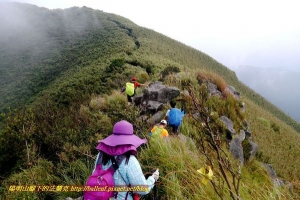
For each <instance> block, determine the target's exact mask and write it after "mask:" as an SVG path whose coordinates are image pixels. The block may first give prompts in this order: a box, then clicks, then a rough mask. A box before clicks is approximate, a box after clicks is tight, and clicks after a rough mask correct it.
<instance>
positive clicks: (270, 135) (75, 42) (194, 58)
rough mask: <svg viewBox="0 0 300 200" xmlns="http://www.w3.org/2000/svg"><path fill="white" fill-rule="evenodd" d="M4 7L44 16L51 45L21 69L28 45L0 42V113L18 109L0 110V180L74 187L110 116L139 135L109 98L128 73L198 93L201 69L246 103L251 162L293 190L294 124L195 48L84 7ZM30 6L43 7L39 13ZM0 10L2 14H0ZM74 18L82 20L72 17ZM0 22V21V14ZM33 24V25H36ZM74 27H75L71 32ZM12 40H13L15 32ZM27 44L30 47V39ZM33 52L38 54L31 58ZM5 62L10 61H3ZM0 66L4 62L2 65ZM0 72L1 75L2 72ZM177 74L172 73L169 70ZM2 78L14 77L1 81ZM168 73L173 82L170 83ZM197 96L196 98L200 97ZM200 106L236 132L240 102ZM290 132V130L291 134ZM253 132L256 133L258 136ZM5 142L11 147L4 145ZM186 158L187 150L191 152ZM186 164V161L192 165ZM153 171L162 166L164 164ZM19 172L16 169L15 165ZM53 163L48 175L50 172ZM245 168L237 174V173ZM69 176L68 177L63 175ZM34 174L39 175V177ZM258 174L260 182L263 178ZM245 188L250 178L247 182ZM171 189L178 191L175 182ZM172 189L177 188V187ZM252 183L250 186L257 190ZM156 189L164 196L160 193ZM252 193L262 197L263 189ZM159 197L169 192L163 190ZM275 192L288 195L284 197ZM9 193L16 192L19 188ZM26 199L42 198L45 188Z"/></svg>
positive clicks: (142, 129) (119, 103)
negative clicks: (253, 151)
mask: <svg viewBox="0 0 300 200" xmlns="http://www.w3.org/2000/svg"><path fill="white" fill-rule="evenodd" d="M11 5H13V6H15V5H17V6H18V7H19V8H20V9H23V11H22V12H25V13H27V14H28V13H29V14H30V15H31V18H35V20H38V18H41V19H43V20H45V19H47V17H50V19H51V17H53V20H52V21H51V20H49V21H48V22H47V23H50V22H51V23H52V22H53V24H52V27H51V28H48V27H44V28H45V29H47V31H45V32H47V33H48V34H49V36H51V37H52V38H54V40H53V41H52V40H50V41H49V46H50V47H52V48H51V49H48V51H50V52H52V51H53V52H54V53H53V54H51V53H50V54H47V52H44V53H45V59H44V58H43V57H41V56H36V57H34V60H32V63H34V66H31V65H30V64H28V62H29V61H28V60H30V59H31V54H30V52H28V51H26V49H27V48H28V46H26V45H25V48H24V49H25V51H21V52H12V51H6V50H7V49H5V48H3V46H2V45H0V48H1V46H2V49H0V51H1V52H2V53H1V54H0V55H1V57H0V60H1V61H3V60H4V61H5V62H1V63H0V70H1V75H2V77H1V79H0V80H1V84H0V86H1V87H0V92H1V96H5V97H6V98H7V99H5V100H4V101H3V99H2V101H3V102H4V104H1V105H2V109H3V105H8V104H7V103H10V101H13V100H14V101H15V104H10V105H13V106H12V107H13V108H14V107H17V106H14V105H19V107H17V108H20V109H19V110H16V111H15V110H9V109H8V112H5V113H4V114H2V115H1V120H2V121H1V122H2V123H1V128H0V142H1V144H3V145H2V146H1V147H0V150H1V152H3V154H2V155H1V156H0V168H1V176H2V177H5V181H4V184H6V185H5V186H7V184H15V181H16V180H18V179H20V180H21V181H24V180H23V179H21V178H20V177H22V176H24V175H26V176H27V177H29V178H28V181H31V182H32V184H33V183H34V178H32V177H31V175H30V170H34V171H35V172H36V173H37V178H38V180H39V183H40V184H50V183H51V184H61V182H63V183H68V184H71V183H72V184H75V183H76V184H83V181H84V180H85V179H86V177H87V176H88V173H90V170H91V169H89V167H91V166H89V164H88V163H92V160H88V161H87V160H86V158H83V157H82V155H85V154H87V155H93V154H95V153H96V151H95V149H94V148H93V146H94V145H95V144H96V142H97V140H98V139H101V138H103V137H105V136H106V135H107V134H109V133H110V132H111V128H112V124H113V123H114V122H116V121H118V120H120V119H121V118H122V119H126V120H128V121H132V122H134V124H135V126H136V127H135V128H138V129H137V134H139V135H140V136H143V137H144V136H145V134H146V132H147V131H148V129H147V128H148V127H146V126H145V125H144V124H143V123H142V122H140V121H138V120H137V119H136V116H137V115H138V113H139V112H140V111H139V110H137V108H133V109H131V110H129V111H128V110H127V111H126V110H125V107H124V106H125V105H126V99H125V97H124V96H122V95H120V94H119V91H118V90H119V89H120V88H122V87H123V86H124V83H125V82H126V81H128V79H130V78H131V77H132V76H136V77H138V80H139V81H141V82H151V81H155V80H161V81H164V82H166V83H168V84H170V85H171V84H172V85H173V84H174V85H178V86H180V87H184V86H185V87H187V86H190V85H192V86H195V88H196V89H201V90H199V91H202V90H203V89H204V88H203V87H204V86H201V88H198V85H199V84H200V80H198V77H197V78H196V77H195V76H197V75H198V76H200V74H205V73H208V74H211V75H208V77H211V78H212V79H214V78H215V79H216V80H218V79H220V80H222V79H224V80H223V81H220V84H221V85H222V84H225V83H224V82H226V84H228V85H232V86H234V87H235V88H236V90H237V91H239V92H240V93H241V95H242V98H241V101H243V102H245V103H246V104H245V105H246V109H247V110H248V112H247V114H246V119H247V120H249V123H250V124H251V125H250V126H251V129H252V132H253V138H254V139H255V142H256V141H257V143H258V144H259V146H260V149H261V150H260V152H259V154H258V157H257V159H259V160H260V161H263V162H271V163H272V164H273V163H274V167H275V169H276V170H277V171H278V174H279V175H280V176H282V177H283V178H285V179H286V180H288V181H291V182H293V183H294V185H295V187H296V189H297V187H298V185H297V180H299V177H300V172H299V169H297V168H296V167H295V166H294V165H296V166H297V164H298V163H297V161H295V163H294V164H291V163H289V158H288V156H295V155H297V152H299V148H298V147H297V145H296V144H297V141H298V140H299V134H298V133H299V132H300V131H299V130H300V128H299V127H300V125H299V124H298V123H296V122H295V121H293V120H292V119H290V118H289V117H288V116H286V115H285V114H284V113H283V112H281V111H280V110H278V109H277V108H276V107H275V106H274V105H272V104H270V103H269V102H267V101H266V100H265V99H264V98H263V97H261V96H260V95H258V94H257V93H255V92H254V91H253V90H251V89H250V88H248V87H247V86H246V85H244V84H243V83H241V82H239V81H238V79H237V76H236V75H235V73H234V72H233V71H232V70H229V69H228V68H227V67H225V66H224V65H222V64H221V63H218V62H217V61H216V60H214V59H213V58H211V57H210V56H208V55H206V54H205V53H202V52H200V51H197V50H195V49H193V48H191V47H188V46H186V45H184V44H182V43H180V42H178V41H175V40H173V39H171V38H168V37H166V36H164V35H162V34H159V33H156V32H155V31H153V30H149V29H146V28H141V27H139V26H137V25H136V24H134V23H133V22H131V21H130V20H127V19H125V18H123V17H121V16H117V15H114V14H108V13H104V12H102V11H97V10H93V9H90V8H86V7H83V8H70V9H65V10H51V11H50V10H47V9H44V8H43V9H42V10H39V8H38V7H36V6H33V7H31V6H30V5H26V6H25V7H23V4H9V6H11ZM1 7H2V6H1ZM2 8H3V7H2ZM28 9H29V10H28ZM27 11H30V12H27ZM40 12H44V13H43V14H42V15H41V14H40ZM64 12H66V13H64ZM1 13H2V15H4V14H3V12H1ZM8 16H9V15H8ZM41 16H44V17H41ZM60 16H66V19H65V20H66V21H67V22H68V23H74V24H73V25H74V27H75V28H74V29H76V30H73V29H72V26H73V25H71V24H69V29H68V28H67V30H69V31H66V30H64V29H61V24H62V23H61V22H62V21H63V20H62V19H60ZM81 18H83V19H84V20H83V21H80V20H81ZM89 19H91V21H93V19H95V20H96V21H95V22H96V24H93V23H91V24H89V23H87V24H88V25H87V26H88V27H87V28H86V29H84V28H82V27H77V25H78V24H84V22H86V21H89ZM76 20H77V21H78V22H76ZM0 22H1V23H4V22H3V21H1V20H0ZM36 23H37V22H36ZM70 27H71V28H70ZM40 28H43V26H41V27H40ZM78 30H80V31H79V32H78ZM48 31H49V32H48ZM18 34H21V33H18ZM36 34H38V33H35V35H36ZM21 35H22V34H21ZM35 35H32V36H35ZM25 36H26V37H25V38H27V37H29V38H30V35H25ZM2 39H3V38H2ZM19 39H20V40H22V38H19ZM33 40H34V39H33ZM0 41H3V40H0ZM52 42H54V43H55V42H57V45H56V46H55V45H53V46H51V44H52ZM19 43H20V42H18V43H14V45H15V48H16V49H18V50H19V49H22V48H18V44H19ZM55 44H56V43H55ZM6 45H9V44H6ZM30 45H32V43H30ZM34 46H37V47H39V43H36V44H35V45H34ZM49 46H47V47H49ZM27 53H28V54H27ZM7 55H14V59H11V58H7V57H6V56H7ZM49 55H51V56H49ZM39 58H42V59H41V60H39ZM14 62H15V64H17V65H10V64H9V63H14ZM3 63H4V64H3ZM5 63H6V64H5ZM29 63H30V62H29ZM8 66H13V67H12V68H9V67H8ZM23 66H25V67H24V69H22V70H24V71H23V73H25V74H26V75H27V76H26V77H25V78H24V79H23V80H22V81H21V82H18V83H17V84H16V83H15V82H14V80H16V79H17V78H18V77H19V76H21V75H23V74H18V70H21V67H23ZM4 68H5V69H4ZM5 70H7V71H5ZM3 71H5V73H2V72H3ZM178 71H179V72H180V73H179V74H177V75H176V74H175V75H174V73H178ZM16 72H17V73H16ZM7 75H10V76H12V77H16V78H15V79H11V77H7ZM178 77H180V78H181V79H180V80H178V79H177V78H178ZM220 77H222V78H220ZM7 83H9V84H7ZM10 84H12V85H10ZM14 84H15V85H14ZM199 87H200V86H199ZM115 90H117V91H115ZM20 91H21V92H22V93H20ZM23 95H25V96H23ZM203 95H204V97H203V98H204V99H205V93H203ZM22 98H23V99H22ZM227 101H228V102H227ZM209 103H210V104H209V105H210V107H211V108H214V107H216V104H217V103H220V104H223V106H224V109H220V107H218V110H220V114H222V113H223V114H228V115H232V116H235V118H236V120H235V122H234V123H235V124H234V127H235V129H237V132H238V128H240V127H243V126H244V125H243V123H242V121H241V120H242V119H243V115H242V114H235V109H237V106H238V105H239V104H240V103H242V102H237V101H234V100H231V99H230V98H229V99H227V100H226V99H225V100H224V101H221V100H218V99H215V98H212V100H211V102H209ZM24 105H26V106H24ZM226 105H227V106H226ZM230 106H233V108H234V109H231V110H230V111H229V113H226V112H227V111H226V112H225V110H226V109H225V108H231V107H230ZM4 110H5V109H4ZM215 117H216V116H215ZM215 117H213V120H215ZM232 120H234V119H232ZM192 124H193V123H191V122H190V121H189V119H187V121H186V125H185V127H184V130H188V131H186V132H185V133H186V134H188V132H193V131H194V130H192V129H189V125H190V126H192ZM291 127H293V128H291ZM294 129H295V130H298V133H297V131H295V130H294ZM262 131H263V133H261V132H262ZM196 133H197V132H196ZM194 137H195V138H194V139H195V141H197V140H196V139H197V136H196V135H194ZM283 142H284V144H285V145H284V147H282V148H283V149H280V151H276V152H273V151H272V150H273V149H274V148H278V147H277V146H279V144H282V143H283ZM175 144H176V145H178V146H179V147H180V148H181V147H182V148H183V149H182V151H183V152H185V151H187V152H188V150H189V149H185V148H186V147H185V146H184V145H183V144H181V143H176V142H175ZM265 144H267V145H265ZM176 145H175V146H176ZM12 147H13V148H14V150H15V151H11V148H12ZM179 147H178V148H179ZM174 148H175V149H176V148H177V147H174ZM152 150H154V149H150V150H149V151H146V150H145V151H143V152H144V153H145V154H148V153H150V152H151V151H152ZM193 150H195V149H193ZM80 152H81V153H82V152H83V153H82V154H81V153H80ZM169 153H170V152H169ZM194 154H197V151H196V152H194ZM28 155H29V156H28ZM170 156H171V157H172V156H174V155H170ZM142 158H143V159H142V161H143V163H144V166H145V167H146V166H147V165H148V162H147V159H150V158H151V156H145V155H144V157H143V156H142ZM186 158H189V159H190V157H189V156H188V155H186ZM160 159H162V158H160ZM197 159H199V161H200V160H201V163H202V164H204V163H205V162H204V161H203V160H202V158H200V157H199V158H197ZM173 160H174V159H173ZM173 160H172V161H173ZM175 160H176V159H175ZM280 160H283V162H279V161H280ZM291 160H293V159H291ZM161 161H162V162H163V163H165V164H166V165H167V163H170V161H164V160H161ZM153 162H155V161H153ZM4 163H5V164H4ZM192 163H194V162H192ZM233 163H234V162H233ZM156 164H159V163H156ZM174 164H175V163H174ZM248 165H249V166H250V167H249V166H246V167H245V170H246V171H247V170H249V168H253V169H259V171H263V170H262V169H261V168H260V167H258V164H256V160H255V161H253V162H251V163H248ZM285 165H286V166H285ZM54 166H55V167H54ZM70 166H72V167H74V168H76V170H78V171H76V173H75V174H76V177H73V176H72V175H71V174H72V173H73V174H74V171H73V170H74V168H72V167H70ZM195 166H196V163H194V166H193V167H195ZM161 167H162V168H164V170H166V171H167V168H166V167H165V166H164V165H163V166H161ZM247 167H248V168H247ZM22 168H24V169H26V170H23V171H22V170H20V169H22ZM54 168H55V169H56V171H54V170H53V169H54ZM41 169H43V170H41ZM285 169H288V170H289V173H286V172H285ZM48 171H49V174H48ZM72 171H73V172H72ZM249 171H251V170H249ZM27 173H28V174H27ZM170 173H171V172H170ZM253 173H254V171H253ZM62 174H63V175H62ZM249 174H250V173H249ZM249 174H247V173H246V175H249ZM263 174H264V172H262V174H259V175H257V176H259V177H260V176H264V175H263ZM69 176H71V177H73V178H69ZM249 176H250V175H249ZM42 177H47V179H43V178H42ZM179 177H180V176H179ZM179 177H174V178H179ZM178 180H180V178H179V179H178ZM264 180H267V178H265V179H264ZM255 181H257V180H255ZM175 182H176V181H175ZM245 184H246V183H245ZM247 184H251V182H249V183H247ZM177 186H178V187H179V185H177ZM177 186H176V187H177ZM180 186H184V184H182V185H180ZM248 186H249V185H248ZM252 186H254V185H252ZM0 187H1V191H5V189H3V185H1V186H0ZM268 187H269V188H270V190H272V186H271V185H268ZM199 188H202V186H199ZM255 188H256V189H257V191H259V188H257V187H255ZM203 190H204V189H203ZM164 191H165V192H166V191H168V189H166V190H164ZM212 191H213V190H212ZM212 191H210V190H209V191H208V193H214V192H212ZM202 192H203V191H202ZM243 192H244V195H246V196H248V195H249V193H248V192H246V190H245V191H244V190H243ZM260 192H262V193H263V191H260ZM284 192H285V191H284ZM270 193H271V192H270ZM6 194H7V193H6ZM167 194H170V195H171V194H172V195H175V194H173V193H172V192H171V191H169V193H167ZM199 194H200V193H199ZM263 194H264V195H267V194H265V193H263ZM284 194H285V195H286V196H288V195H289V193H284ZM11 195H13V194H11ZM15 195H21V196H22V195H23V194H15ZM24 195H26V194H24ZM34 195H41V196H43V195H44V196H43V197H47V196H51V195H53V194H34ZM73 195H74V194H73ZM175 196H176V195H175ZM175 196H174V198H175ZM212 196H214V195H212ZM23 197H24V196H23Z"/></svg>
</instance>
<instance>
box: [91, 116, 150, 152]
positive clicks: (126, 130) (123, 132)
mask: <svg viewBox="0 0 300 200" xmlns="http://www.w3.org/2000/svg"><path fill="white" fill-rule="evenodd" d="M98 142H99V144H98V146H97V147H96V149H98V150H101V151H103V152H105V153H107V154H109V155H121V154H124V153H126V152H128V151H132V152H133V154H135V153H136V149H137V148H138V147H139V146H141V145H142V144H145V143H146V142H147V140H146V139H141V138H139V137H138V136H136V135H134V134H133V126H132V124H131V123H129V122H127V121H125V120H122V121H119V122H117V123H116V124H115V125H114V128H113V133H112V134H111V135H110V136H108V137H107V138H105V139H103V140H99V141H98Z"/></svg>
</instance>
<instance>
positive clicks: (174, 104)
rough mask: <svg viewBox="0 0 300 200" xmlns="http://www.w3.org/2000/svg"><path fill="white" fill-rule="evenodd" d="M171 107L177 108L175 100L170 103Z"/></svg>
mask: <svg viewBox="0 0 300 200" xmlns="http://www.w3.org/2000/svg"><path fill="white" fill-rule="evenodd" d="M170 105H171V107H172V108H175V106H176V101H174V100H172V101H170Z"/></svg>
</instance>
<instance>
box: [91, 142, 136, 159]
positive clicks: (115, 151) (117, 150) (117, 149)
mask: <svg viewBox="0 0 300 200" xmlns="http://www.w3.org/2000/svg"><path fill="white" fill-rule="evenodd" d="M96 149H98V150H101V151H103V152H105V153H106V154H108V155H112V156H118V155H122V154H124V153H126V152H128V151H130V152H131V154H133V155H135V154H136V147H135V146H133V145H131V144H126V145H119V146H114V147H112V146H109V145H106V144H104V143H102V142H100V143H99V144H98V146H97V147H96Z"/></svg>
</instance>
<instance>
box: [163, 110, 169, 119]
mask: <svg viewBox="0 0 300 200" xmlns="http://www.w3.org/2000/svg"><path fill="white" fill-rule="evenodd" d="M169 113H170V109H169V110H168V111H167V113H166V115H165V117H164V119H165V120H168V118H169Z"/></svg>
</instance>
